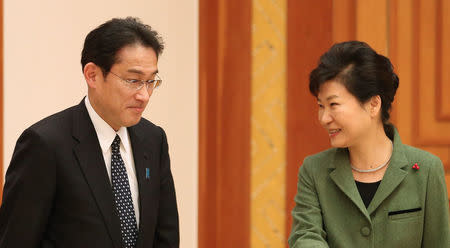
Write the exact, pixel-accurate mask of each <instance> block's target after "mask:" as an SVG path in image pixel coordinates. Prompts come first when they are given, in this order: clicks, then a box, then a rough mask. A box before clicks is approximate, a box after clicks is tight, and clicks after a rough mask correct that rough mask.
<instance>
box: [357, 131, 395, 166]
mask: <svg viewBox="0 0 450 248" xmlns="http://www.w3.org/2000/svg"><path fill="white" fill-rule="evenodd" d="M348 150H349V153H350V163H351V164H352V166H353V167H355V168H357V169H361V170H370V169H374V168H377V167H379V166H380V165H383V164H384V163H386V162H388V161H389V159H390V158H391V155H392V150H393V145H392V141H391V140H390V139H389V138H388V137H387V136H386V134H385V132H384V129H383V128H382V127H381V128H377V131H376V132H367V136H366V137H364V138H362V139H361V141H360V142H359V143H357V144H355V145H353V146H351V147H349V148H348Z"/></svg>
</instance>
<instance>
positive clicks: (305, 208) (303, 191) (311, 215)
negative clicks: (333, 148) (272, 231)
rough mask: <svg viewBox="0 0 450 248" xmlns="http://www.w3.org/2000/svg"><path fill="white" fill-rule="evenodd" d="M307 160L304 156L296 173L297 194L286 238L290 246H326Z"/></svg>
mask: <svg viewBox="0 0 450 248" xmlns="http://www.w3.org/2000/svg"><path fill="white" fill-rule="evenodd" d="M308 161H309V160H308V158H306V159H305V161H304V162H303V165H302V166H301V167H300V172H299V174H298V185H297V195H296V196H295V198H294V200H295V207H294V209H293V210H292V217H293V223H292V230H291V235H290V237H289V240H288V242H289V247H291V248H313V247H314V248H322V247H328V244H327V242H326V240H325V238H326V233H325V231H324V230H323V224H322V212H321V208H320V203H319V199H318V196H317V191H316V189H315V184H314V179H313V177H312V175H311V174H310V171H309V170H308V164H309V162H308Z"/></svg>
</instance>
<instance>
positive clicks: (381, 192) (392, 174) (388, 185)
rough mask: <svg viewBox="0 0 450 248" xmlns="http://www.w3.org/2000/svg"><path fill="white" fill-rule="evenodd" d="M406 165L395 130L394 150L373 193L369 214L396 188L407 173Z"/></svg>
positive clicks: (401, 146) (401, 145)
mask: <svg viewBox="0 0 450 248" xmlns="http://www.w3.org/2000/svg"><path fill="white" fill-rule="evenodd" d="M407 165H408V159H407V158H406V156H405V154H404V152H403V144H402V142H401V140H400V136H399V135H398V132H397V130H395V134H394V150H393V152H392V157H391V162H390V163H389V167H388V168H387V170H386V172H385V174H384V177H383V180H381V183H380V186H379V188H378V190H377V192H376V193H375V195H374V197H373V199H372V201H371V202H370V205H369V208H368V209H367V210H368V212H369V214H371V213H373V212H374V211H375V210H376V209H377V208H378V207H379V206H380V204H381V203H382V202H383V201H384V200H385V199H386V198H387V197H388V196H389V195H390V194H391V193H392V192H393V191H394V190H395V188H397V186H398V185H400V183H401V182H402V181H403V179H405V177H406V175H407V174H408V173H407V172H406V171H405V167H406V166H407Z"/></svg>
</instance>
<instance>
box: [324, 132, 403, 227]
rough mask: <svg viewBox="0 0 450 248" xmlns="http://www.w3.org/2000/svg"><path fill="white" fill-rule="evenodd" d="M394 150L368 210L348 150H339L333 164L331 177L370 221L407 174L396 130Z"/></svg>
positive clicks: (400, 142)
mask: <svg viewBox="0 0 450 248" xmlns="http://www.w3.org/2000/svg"><path fill="white" fill-rule="evenodd" d="M393 144H394V149H393V152H392V157H391V162H390V163H389V167H388V168H387V170H386V172H385V174H384V177H383V179H382V181H381V183H380V186H379V187H378V190H377V192H376V193H375V195H374V197H373V199H372V201H371V203H370V205H369V207H368V209H366V207H365V205H364V203H363V201H362V199H361V196H360V194H359V192H358V189H357V188H356V183H355V179H354V178H353V174H352V170H351V167H350V161H349V154H348V149H347V148H338V149H336V153H335V156H334V159H333V160H332V163H330V164H329V168H330V169H331V172H330V177H331V179H332V180H333V181H334V183H335V184H336V185H337V186H338V187H339V189H340V190H341V191H342V192H344V193H345V195H347V197H348V198H349V199H350V200H351V201H352V202H353V203H354V204H355V205H356V206H357V207H358V209H359V210H360V211H361V212H362V213H363V214H364V215H365V216H366V217H367V219H368V220H370V217H369V216H370V214H371V213H373V212H374V211H375V210H376V209H377V208H378V207H379V206H380V204H381V203H382V202H383V201H384V200H385V199H386V198H387V197H388V196H389V195H390V194H391V193H392V192H393V191H394V189H395V188H396V187H397V186H398V185H399V184H400V183H401V182H402V181H403V179H404V178H405V177H406V175H407V172H406V170H405V166H406V165H407V164H408V160H407V158H406V156H405V154H404V145H403V144H402V141H401V139H400V136H399V134H398V131H397V130H396V129H395V128H394V137H393Z"/></svg>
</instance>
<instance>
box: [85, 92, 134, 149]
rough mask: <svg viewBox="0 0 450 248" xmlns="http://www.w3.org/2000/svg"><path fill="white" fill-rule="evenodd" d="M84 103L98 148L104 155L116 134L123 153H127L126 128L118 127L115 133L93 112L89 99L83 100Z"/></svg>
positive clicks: (128, 143) (128, 147) (127, 139)
mask: <svg viewBox="0 0 450 248" xmlns="http://www.w3.org/2000/svg"><path fill="white" fill-rule="evenodd" d="M84 103H85V105H86V109H87V111H88V113H89V117H90V118H91V121H92V124H93V125H94V128H95V132H96V133H97V137H98V141H99V143H100V147H101V149H102V152H103V153H105V152H106V151H108V149H109V148H110V147H111V144H112V142H113V141H114V138H115V137H116V134H117V135H119V137H120V140H121V142H120V143H121V144H122V146H123V148H124V149H125V152H129V151H130V149H131V147H130V142H129V137H128V130H127V128H126V127H120V129H119V130H118V131H117V132H116V131H114V129H113V128H112V127H111V126H110V125H109V124H108V123H106V122H105V120H103V119H102V118H101V117H100V116H99V115H98V114H97V112H95V110H94V108H93V107H92V105H91V102H90V101H89V97H88V96H86V97H85V98H84Z"/></svg>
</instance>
